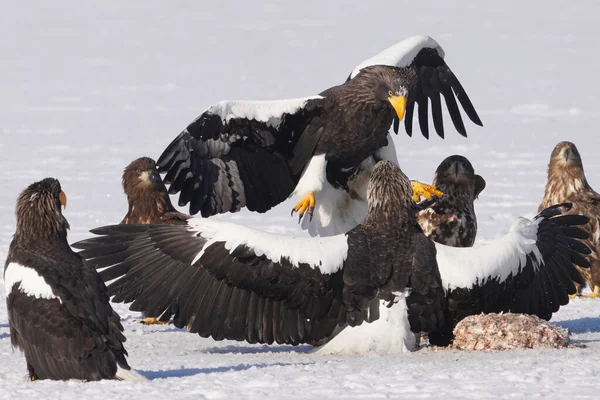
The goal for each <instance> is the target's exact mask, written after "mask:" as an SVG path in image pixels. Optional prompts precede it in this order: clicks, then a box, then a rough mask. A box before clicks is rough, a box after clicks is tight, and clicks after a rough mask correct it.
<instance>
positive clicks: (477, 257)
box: [435, 204, 590, 323]
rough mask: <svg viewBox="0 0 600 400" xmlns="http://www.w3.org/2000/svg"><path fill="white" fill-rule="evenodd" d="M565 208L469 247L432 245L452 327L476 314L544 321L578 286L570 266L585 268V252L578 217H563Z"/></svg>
mask: <svg viewBox="0 0 600 400" xmlns="http://www.w3.org/2000/svg"><path fill="white" fill-rule="evenodd" d="M570 208H571V205H570V204H560V205H556V206H552V207H549V208H547V209H545V210H543V211H542V212H541V213H540V214H538V215H537V216H536V217H535V218H534V219H533V220H528V219H525V218H519V219H517V220H516V221H515V222H514V223H513V226H512V227H511V229H510V232H509V233H507V234H506V235H505V236H504V237H503V238H501V239H499V240H496V241H494V242H492V243H489V244H486V245H482V246H476V247H471V248H456V247H448V246H444V245H440V244H437V243H436V245H435V247H436V250H437V262H438V267H439V270H440V274H441V277H442V282H443V284H444V286H445V287H446V289H447V290H448V298H449V308H450V311H451V312H452V313H453V315H452V318H453V320H454V323H456V322H458V321H460V320H461V319H462V318H464V317H466V316H468V315H472V314H476V313H481V312H483V313H491V312H516V313H526V314H534V315H537V316H538V317H540V318H544V319H546V320H548V319H550V317H551V316H552V313H554V312H556V311H558V309H559V307H560V306H562V305H565V304H567V303H568V302H569V296H568V295H569V294H572V293H575V291H576V289H575V286H574V285H573V281H575V282H582V277H581V274H580V273H579V271H578V270H577V268H576V267H575V265H579V266H583V267H589V265H590V264H589V262H588V261H587V259H586V257H585V256H586V255H588V254H589V253H590V249H589V248H588V247H587V246H585V245H584V244H583V243H582V242H580V241H579V239H585V238H587V237H588V234H587V233H586V232H585V231H584V230H583V229H581V228H579V227H578V226H580V225H584V224H586V223H587V222H588V218H587V217H584V216H582V215H562V213H563V212H566V211H568V210H570Z"/></svg>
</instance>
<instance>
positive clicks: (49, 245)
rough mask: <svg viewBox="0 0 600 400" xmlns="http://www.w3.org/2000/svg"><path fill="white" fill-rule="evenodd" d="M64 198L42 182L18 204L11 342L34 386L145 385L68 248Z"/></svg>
mask: <svg viewBox="0 0 600 400" xmlns="http://www.w3.org/2000/svg"><path fill="white" fill-rule="evenodd" d="M66 204H67V196H66V195H65V193H64V192H63V191H62V190H61V187H60V183H59V182H58V180H56V179H54V178H46V179H44V180H42V181H39V182H36V183H33V184H31V185H30V186H29V187H27V188H26V189H25V190H24V191H23V192H22V193H21V194H20V195H19V198H18V200H17V209H16V215H17V228H16V231H15V235H14V237H13V240H12V242H11V244H10V248H9V251H8V257H7V258H6V264H5V265H4V284H5V289H6V296H7V297H6V305H7V308H8V323H9V327H10V339H11V343H12V345H13V346H14V347H18V348H19V349H20V350H21V351H23V352H24V353H25V360H26V362H27V370H28V372H29V378H30V379H31V380H39V379H55V380H66V379H79V380H86V381H96V380H100V379H120V380H145V378H144V377H143V376H141V375H140V374H138V373H137V372H135V371H134V370H132V369H131V368H130V367H129V365H128V364H127V360H126V359H125V356H126V355H127V351H126V350H125V348H124V347H123V342H125V336H123V326H122V325H121V321H120V317H119V315H118V314H117V313H116V312H115V311H114V310H113V308H112V307H111V305H110V303H109V295H108V291H107V289H106V286H105V285H104V282H103V281H102V279H101V278H100V276H99V275H98V273H97V272H96V270H95V269H94V268H93V267H92V266H90V265H89V264H87V263H85V262H84V261H83V260H82V259H81V257H80V256H79V255H78V254H76V253H75V252H73V250H71V248H70V247H69V243H67V230H68V229H69V223H68V222H67V220H66V218H65V217H64V216H63V215H62V210H61V206H65V207H66Z"/></svg>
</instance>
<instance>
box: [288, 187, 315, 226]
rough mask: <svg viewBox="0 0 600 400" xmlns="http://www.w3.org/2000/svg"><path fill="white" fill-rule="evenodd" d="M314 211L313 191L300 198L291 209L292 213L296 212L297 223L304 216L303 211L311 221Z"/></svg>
mask: <svg viewBox="0 0 600 400" xmlns="http://www.w3.org/2000/svg"><path fill="white" fill-rule="evenodd" d="M314 211H315V192H308V193H306V194H305V195H304V197H302V199H300V201H299V202H298V204H296V206H295V207H294V208H293V209H292V215H294V213H295V212H298V223H300V221H301V220H302V217H304V213H306V212H308V215H309V216H310V220H311V221H312V216H313V212H314Z"/></svg>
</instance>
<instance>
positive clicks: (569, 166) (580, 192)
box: [539, 142, 600, 298]
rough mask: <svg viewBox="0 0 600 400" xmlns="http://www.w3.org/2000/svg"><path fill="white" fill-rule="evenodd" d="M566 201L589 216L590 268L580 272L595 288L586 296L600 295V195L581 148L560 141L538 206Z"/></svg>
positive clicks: (587, 242) (552, 158)
mask: <svg viewBox="0 0 600 400" xmlns="http://www.w3.org/2000/svg"><path fill="white" fill-rule="evenodd" d="M563 202H570V203H573V208H572V209H571V213H573V214H582V215H585V216H586V217H588V218H589V222H588V224H587V225H586V226H585V229H586V230H587V231H588V233H589V234H590V238H589V239H588V240H586V241H585V243H586V245H588V246H589V248H590V249H591V250H592V254H591V255H590V257H589V261H590V263H591V268H589V269H585V268H584V269H581V270H580V272H581V274H582V275H583V277H584V278H585V281H586V282H587V284H588V286H589V287H590V289H592V290H593V293H592V294H591V295H587V296H584V297H591V298H597V297H600V260H599V258H600V225H599V223H598V218H600V195H598V193H596V192H595V191H594V189H592V188H591V187H590V185H589V184H588V182H587V179H586V178H585V173H584V171H583V162H582V161H581V156H580V155H579V151H578V150H577V147H575V145H574V144H573V143H571V142H560V143H558V144H557V145H556V147H554V150H553V151H552V154H551V155H550V163H549V164H548V182H547V183H546V190H545V193H544V199H543V200H542V203H541V204H540V207H539V209H542V208H545V207H549V206H551V205H553V204H559V203H563Z"/></svg>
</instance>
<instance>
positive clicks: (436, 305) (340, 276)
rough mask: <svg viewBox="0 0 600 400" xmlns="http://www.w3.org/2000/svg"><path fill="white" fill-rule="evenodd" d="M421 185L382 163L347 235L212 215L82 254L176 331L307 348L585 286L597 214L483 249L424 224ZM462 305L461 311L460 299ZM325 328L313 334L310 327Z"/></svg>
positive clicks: (113, 234) (556, 222)
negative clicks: (454, 242)
mask: <svg viewBox="0 0 600 400" xmlns="http://www.w3.org/2000/svg"><path fill="white" fill-rule="evenodd" d="M411 195H412V188H411V184H410V181H409V180H408V178H407V177H406V176H405V175H404V174H403V173H402V171H401V170H400V168H399V167H397V166H396V165H395V164H394V163H392V162H389V161H382V162H379V163H378V164H377V165H376V166H375V168H374V170H373V172H372V176H371V178H370V181H369V185H368V193H367V201H368V203H369V204H368V207H369V209H368V215H367V217H366V218H365V220H364V221H363V222H362V223H361V224H360V225H358V226H356V227H355V228H354V229H352V230H351V231H349V232H348V233H347V234H342V235H336V236H330V237H318V238H313V237H288V236H281V235H276V234H271V233H266V232H261V231H257V230H253V229H249V228H246V227H243V226H239V225H235V224H232V223H228V222H222V221H216V220H213V219H208V218H192V219H190V220H189V221H188V225H187V226H160V225H115V226H108V227H103V228H98V229H95V230H93V231H92V232H93V233H95V234H97V235H101V236H98V237H94V238H90V239H87V240H84V241H81V242H79V243H76V244H74V245H73V246H74V247H76V248H79V249H83V250H82V251H81V252H80V255H81V256H83V257H84V258H86V259H88V262H90V263H91V264H93V265H94V266H95V267H96V268H97V269H102V271H101V272H100V275H101V276H102V278H103V279H104V280H105V281H109V280H113V279H114V282H112V283H111V284H110V285H109V291H110V293H111V295H115V297H114V298H113V301H115V302H133V304H132V305H131V306H130V309H132V310H137V311H142V310H148V311H152V312H164V313H168V314H170V315H172V320H173V323H174V325H175V326H177V327H186V328H187V329H188V330H189V331H190V332H195V333H198V334H199V335H200V336H203V337H212V338H214V339H216V340H220V339H235V340H246V341H248V342H251V343H256V342H259V343H273V342H277V343H289V344H297V343H310V342H312V341H313V340H318V339H322V338H326V337H328V336H330V335H331V333H332V332H333V331H334V330H335V329H336V326H338V325H339V326H348V327H350V328H346V329H343V330H342V331H341V333H339V334H338V335H337V336H335V337H334V338H333V339H332V340H331V341H329V342H328V343H327V344H326V345H325V346H323V347H322V348H321V349H322V350H319V351H322V352H325V353H347V352H366V351H376V352H402V351H407V350H413V349H414V348H415V346H416V338H415V335H414V334H413V332H421V331H424V332H429V337H430V341H431V342H432V343H433V344H439V345H447V344H449V343H450V341H451V339H452V336H451V335H452V328H453V327H454V324H456V323H457V322H458V321H459V320H460V318H463V317H465V316H467V315H470V314H476V313H481V312H500V311H513V312H527V313H531V314H535V315H538V316H540V317H542V318H545V319H549V318H550V316H551V315H552V313H553V312H556V311H557V310H558V309H559V306H560V305H564V304H567V303H568V301H569V297H568V294H569V293H572V292H574V291H575V287H574V285H573V280H581V276H580V275H579V272H578V271H577V269H575V267H574V266H573V263H574V262H575V263H577V264H580V265H586V263H587V261H586V259H585V255H587V254H589V249H588V248H587V247H586V246H585V245H584V244H582V243H581V242H579V241H578V240H577V239H578V238H585V237H587V234H586V233H585V232H584V231H583V230H581V229H578V228H577V225H581V224H585V223H586V222H587V218H586V217H583V216H579V215H568V216H563V215H561V214H562V212H563V211H566V210H568V209H569V206H568V205H559V206H554V207H552V208H548V209H546V210H544V211H542V212H541V213H540V214H539V215H538V216H537V217H535V218H534V219H533V220H528V219H525V218H519V219H517V220H516V221H515V222H514V223H513V225H512V227H511V229H510V231H509V233H508V234H506V236H504V237H503V238H502V239H501V240H498V241H495V242H493V243H490V244H487V245H484V246H480V247H473V248H455V247H449V246H444V245H441V244H438V243H435V242H433V241H432V240H431V239H429V238H427V237H426V236H425V235H424V234H423V232H422V231H421V229H420V227H419V225H418V223H417V220H416V212H417V207H416V205H415V203H414V202H413V201H412V198H411ZM457 307H458V308H457ZM310 323H313V327H320V328H321V330H320V331H319V332H315V331H312V330H310V327H308V326H307V324H310Z"/></svg>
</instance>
